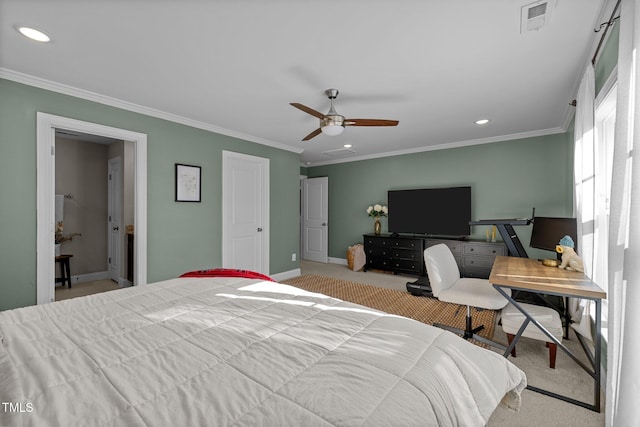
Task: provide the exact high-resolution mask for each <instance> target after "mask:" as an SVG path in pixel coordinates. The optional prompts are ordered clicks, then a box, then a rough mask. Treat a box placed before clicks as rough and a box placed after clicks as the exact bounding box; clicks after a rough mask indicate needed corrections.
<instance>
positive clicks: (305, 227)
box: [302, 177, 329, 263]
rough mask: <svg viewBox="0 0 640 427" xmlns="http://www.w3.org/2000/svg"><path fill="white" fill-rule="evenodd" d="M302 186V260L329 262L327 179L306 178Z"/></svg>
mask: <svg viewBox="0 0 640 427" xmlns="http://www.w3.org/2000/svg"><path fill="white" fill-rule="evenodd" d="M302 182H303V184H302V258H304V259H306V260H309V261H317V262H324V263H327V262H328V261H329V249H328V242H329V178H328V177H321V178H307V179H304V180H303V181H302Z"/></svg>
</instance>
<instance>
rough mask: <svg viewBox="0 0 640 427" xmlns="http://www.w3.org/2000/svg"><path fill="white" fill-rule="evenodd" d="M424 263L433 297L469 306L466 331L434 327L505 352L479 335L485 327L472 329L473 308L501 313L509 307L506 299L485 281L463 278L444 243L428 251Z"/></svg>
mask: <svg viewBox="0 0 640 427" xmlns="http://www.w3.org/2000/svg"><path fill="white" fill-rule="evenodd" d="M424 262H425V265H426V267H427V275H428V276H429V282H430V283H431V290H432V292H433V296H434V297H436V298H438V299H439V300H440V301H443V302H449V303H453V304H460V305H466V306H467V318H466V328H465V329H464V330H461V329H457V328H453V327H451V326H448V325H440V324H434V326H437V327H440V328H443V329H447V330H449V331H451V332H454V333H457V334H459V335H462V337H463V338H465V339H470V338H473V339H475V340H478V341H480V342H483V343H485V344H487V345H490V346H492V347H496V348H500V349H505V347H504V346H502V345H500V344H497V343H495V342H493V341H490V340H488V339H486V338H484V337H481V336H479V335H477V333H478V332H479V331H481V330H482V329H483V328H484V325H480V326H477V327H476V328H473V318H472V316H471V307H477V308H483V309H488V310H500V309H501V308H503V307H504V306H506V305H507V302H508V301H507V299H506V298H505V297H503V296H502V295H500V293H499V292H498V291H497V290H496V289H495V288H494V287H493V286H492V285H491V283H489V281H488V280H486V279H475V278H467V277H460V270H459V269H458V264H457V263H456V260H455V258H454V257H453V254H452V253H451V250H450V249H449V247H448V246H447V245H445V244H444V243H440V244H437V245H434V246H431V247H429V248H427V249H425V251H424Z"/></svg>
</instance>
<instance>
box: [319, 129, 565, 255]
mask: <svg viewBox="0 0 640 427" xmlns="http://www.w3.org/2000/svg"><path fill="white" fill-rule="evenodd" d="M572 147H573V143H572V142H571V140H570V135H569V134H567V133H564V134H555V135H549V136H543V137H535V138H526V139H520V140H515V141H506V142H496V143H491V144H482V145H474V146H468V147H461V148H452V149H447V150H436V151H426V152H422V153H415V154H410V155H402V156H394V157H385V158H380V159H373V160H362V161H358V162H350V163H341V164H334V165H328V166H316V167H309V168H307V174H308V176H309V177H310V178H312V177H321V176H326V177H328V178H329V256H330V257H335V258H343V259H344V258H346V250H347V247H348V246H349V245H352V244H354V243H358V242H362V234H364V233H371V232H373V220H372V219H371V218H369V217H367V215H366V212H365V209H366V208H367V206H369V205H371V204H373V203H378V202H380V203H386V201H387V191H388V190H396V189H408V188H423V187H446V186H461V185H470V186H471V187H472V219H474V220H479V219H493V218H522V217H530V216H531V210H532V208H533V207H535V208H536V214H537V215H539V216H571V214H572V205H573V192H572V184H571V180H572V174H573V170H572V169H570V167H568V166H567V165H570V164H572V162H571V161H570V158H571V156H572V154H571V152H572ZM434 208H436V207H434ZM391 214H392V215H393V212H391ZM382 222H383V226H382V231H383V233H384V232H386V225H387V224H386V219H383V220H382ZM516 228H517V229H516V232H517V233H518V236H519V237H520V240H521V242H522V243H523V245H524V246H525V248H526V249H527V252H528V253H529V256H532V257H534V256H535V257H538V256H545V255H546V256H548V253H544V252H542V251H537V250H534V249H530V248H528V245H529V240H530V236H531V227H530V226H527V227H524V226H523V227H516ZM486 229H487V227H486V226H478V227H473V228H472V233H473V235H472V238H480V239H483V238H484V236H485V232H486Z"/></svg>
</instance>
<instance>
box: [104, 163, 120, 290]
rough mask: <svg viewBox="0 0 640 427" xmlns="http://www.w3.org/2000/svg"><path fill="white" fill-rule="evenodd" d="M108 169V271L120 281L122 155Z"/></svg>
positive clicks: (111, 276)
mask: <svg viewBox="0 0 640 427" xmlns="http://www.w3.org/2000/svg"><path fill="white" fill-rule="evenodd" d="M108 169H109V170H108V173H109V176H108V180H109V181H108V182H109V184H108V186H109V189H108V196H107V197H108V202H107V206H108V207H107V209H108V218H107V220H108V229H107V230H108V233H109V234H108V239H107V241H108V254H109V259H108V271H109V278H110V279H111V280H114V281H116V282H118V283H120V247H121V240H120V237H121V236H122V233H121V230H120V228H121V224H120V222H121V221H120V215H121V208H122V202H121V200H122V193H121V189H122V160H121V159H120V157H114V158H113V159H109V168H108Z"/></svg>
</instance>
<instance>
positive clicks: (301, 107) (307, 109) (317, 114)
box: [289, 102, 324, 119]
mask: <svg viewBox="0 0 640 427" xmlns="http://www.w3.org/2000/svg"><path fill="white" fill-rule="evenodd" d="M289 104H290V105H293V106H294V107H296V108H297V109H298V110H302V111H304V112H305V113H307V114H311V115H312V116H314V117H317V118H319V119H322V118H324V114H322V113H321V112H319V111H316V110H314V109H313V108H310V107H307V106H306V105H302V104H298V103H297V102H290V103H289Z"/></svg>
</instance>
